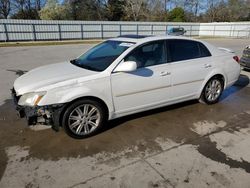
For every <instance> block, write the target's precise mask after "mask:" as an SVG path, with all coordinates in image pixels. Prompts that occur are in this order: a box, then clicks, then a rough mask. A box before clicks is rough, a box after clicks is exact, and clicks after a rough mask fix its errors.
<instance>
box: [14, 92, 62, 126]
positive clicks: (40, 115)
mask: <svg viewBox="0 0 250 188" xmlns="http://www.w3.org/2000/svg"><path fill="white" fill-rule="evenodd" d="M11 93H12V98H13V101H14V105H15V107H16V110H17V114H18V116H19V117H20V118H24V117H26V119H27V123H28V126H34V125H37V124H42V125H48V126H51V128H52V129H54V130H55V131H59V128H60V114H61V112H62V110H63V106H64V105H63V104H55V105H46V106H34V107H30V106H20V105H18V101H19V99H20V96H17V95H16V91H15V89H14V88H13V89H12V90H11Z"/></svg>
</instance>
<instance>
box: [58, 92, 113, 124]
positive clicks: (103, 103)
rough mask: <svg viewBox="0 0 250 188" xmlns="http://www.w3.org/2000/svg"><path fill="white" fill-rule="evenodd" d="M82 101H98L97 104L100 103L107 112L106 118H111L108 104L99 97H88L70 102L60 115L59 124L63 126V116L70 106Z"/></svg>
mask: <svg viewBox="0 0 250 188" xmlns="http://www.w3.org/2000/svg"><path fill="white" fill-rule="evenodd" d="M82 99H89V100H93V101H96V102H99V103H100V104H101V105H102V107H103V108H104V111H105V113H106V114H105V115H106V117H108V116H109V109H108V106H107V104H106V103H105V102H104V101H103V100H102V99H100V98H98V97H93V96H86V97H80V98H77V99H74V100H73V101H70V102H68V103H67V104H66V105H65V106H64V107H63V109H62V111H61V113H60V118H59V124H60V126H61V125H62V119H63V115H64V113H65V111H66V109H67V108H68V106H70V105H71V104H73V103H74V102H76V101H78V100H82Z"/></svg>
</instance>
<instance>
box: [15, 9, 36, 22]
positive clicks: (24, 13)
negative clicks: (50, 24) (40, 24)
mask: <svg viewBox="0 0 250 188" xmlns="http://www.w3.org/2000/svg"><path fill="white" fill-rule="evenodd" d="M11 18H12V19H24V20H25V19H33V20H37V19H40V16H39V13H38V11H37V10H36V9H24V10H19V11H18V12H17V13H15V14H13V15H12V16H11Z"/></svg>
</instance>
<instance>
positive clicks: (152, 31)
mask: <svg viewBox="0 0 250 188" xmlns="http://www.w3.org/2000/svg"><path fill="white" fill-rule="evenodd" d="M153 34H154V25H153V24H152V25H151V35H153Z"/></svg>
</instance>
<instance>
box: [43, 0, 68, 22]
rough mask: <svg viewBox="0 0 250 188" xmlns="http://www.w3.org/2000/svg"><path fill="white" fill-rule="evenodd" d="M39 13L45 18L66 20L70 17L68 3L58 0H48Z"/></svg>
mask: <svg viewBox="0 0 250 188" xmlns="http://www.w3.org/2000/svg"><path fill="white" fill-rule="evenodd" d="M39 14H40V17H41V19H43V20H66V19H68V17H69V16H68V15H69V9H68V7H67V6H66V5H61V4H59V3H58V1H57V0H48V1H47V3H46V5H45V7H44V8H42V9H41V11H40V12H39Z"/></svg>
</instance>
